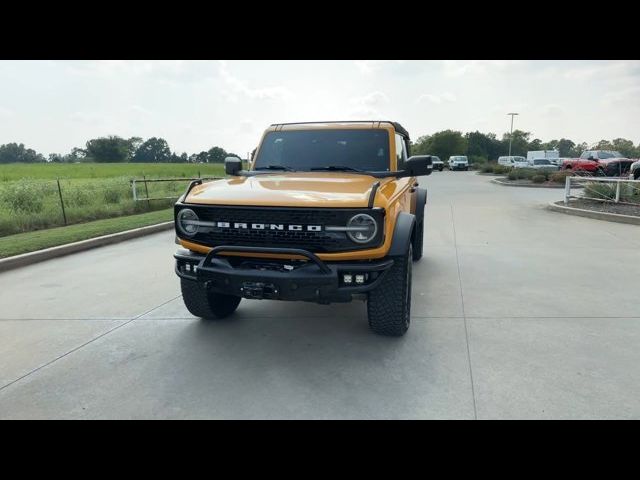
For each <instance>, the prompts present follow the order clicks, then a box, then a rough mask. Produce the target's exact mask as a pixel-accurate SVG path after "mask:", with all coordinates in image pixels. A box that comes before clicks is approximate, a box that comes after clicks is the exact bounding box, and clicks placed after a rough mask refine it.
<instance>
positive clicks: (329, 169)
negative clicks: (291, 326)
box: [174, 121, 433, 336]
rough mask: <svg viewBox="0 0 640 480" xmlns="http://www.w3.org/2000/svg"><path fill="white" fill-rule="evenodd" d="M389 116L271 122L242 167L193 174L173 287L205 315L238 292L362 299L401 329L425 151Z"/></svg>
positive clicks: (233, 163) (180, 205) (377, 319)
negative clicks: (218, 175) (210, 175)
mask: <svg viewBox="0 0 640 480" xmlns="http://www.w3.org/2000/svg"><path fill="white" fill-rule="evenodd" d="M409 148H410V142H409V136H408V133H407V132H406V131H405V130H404V129H403V128H402V127H401V126H400V125H399V124H397V123H395V122H378V121H372V122H319V123H310V124H309V123H302V124H279V125H272V126H271V127H270V128H269V129H267V131H266V132H265V134H264V135H263V138H262V141H261V143H260V145H259V146H258V148H257V149H256V154H255V157H254V160H253V162H252V166H251V170H249V171H243V170H240V166H241V161H240V159H238V158H228V159H227V160H226V161H225V170H226V173H227V175H228V177H227V178H224V179H220V180H214V181H211V182H205V183H203V181H202V180H196V181H193V182H192V183H191V185H190V186H189V188H188V189H187V191H186V192H185V194H184V195H183V196H182V197H181V198H180V199H179V200H178V202H177V203H176V205H175V209H174V221H175V227H176V237H177V241H178V243H179V244H180V245H181V246H182V249H180V250H179V251H178V252H176V253H175V255H174V257H175V260H176V264H175V271H176V274H177V275H178V277H180V284H181V290H182V297H183V300H184V303H185V306H186V307H187V309H188V310H189V312H190V313H192V314H193V315H195V316H197V317H201V318H204V319H216V318H224V317H227V316H229V315H231V314H232V313H233V312H234V311H235V310H236V308H237V307H238V305H239V303H240V301H241V299H243V298H246V299H258V300H260V299H271V300H301V301H307V302H316V303H321V304H327V303H333V302H348V301H351V300H353V299H355V298H360V299H363V300H365V301H366V304H367V316H368V321H369V326H370V328H371V329H372V330H373V331H374V332H375V333H378V334H382V335H391V336H400V335H403V334H404V333H405V332H406V331H407V329H408V327H409V322H410V318H411V315H410V311H411V271H412V268H411V264H412V262H413V261H414V260H419V259H420V258H421V257H422V251H423V238H424V218H425V211H426V207H425V206H426V201H427V191H426V189H424V188H418V181H417V178H416V177H418V176H421V175H429V174H430V173H431V172H432V170H433V165H432V161H431V157H430V156H413V157H409Z"/></svg>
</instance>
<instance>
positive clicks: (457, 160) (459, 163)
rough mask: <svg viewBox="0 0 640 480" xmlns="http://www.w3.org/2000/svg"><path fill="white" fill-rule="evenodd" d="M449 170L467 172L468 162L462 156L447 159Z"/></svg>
mask: <svg viewBox="0 0 640 480" xmlns="http://www.w3.org/2000/svg"><path fill="white" fill-rule="evenodd" d="M449 170H469V160H468V159H467V157H465V156H462V155H454V156H451V157H449Z"/></svg>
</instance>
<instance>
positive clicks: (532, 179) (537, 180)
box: [531, 175, 547, 183]
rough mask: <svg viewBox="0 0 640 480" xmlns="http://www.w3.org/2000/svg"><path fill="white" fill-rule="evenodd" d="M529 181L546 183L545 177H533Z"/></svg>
mask: <svg viewBox="0 0 640 480" xmlns="http://www.w3.org/2000/svg"><path fill="white" fill-rule="evenodd" d="M531 181H532V182H533V183H544V182H546V181H547V177H546V176H545V175H534V176H533V177H531Z"/></svg>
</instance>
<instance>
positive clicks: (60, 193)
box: [56, 178, 67, 226]
mask: <svg viewBox="0 0 640 480" xmlns="http://www.w3.org/2000/svg"><path fill="white" fill-rule="evenodd" d="M56 181H57V182H58V195H59V196H60V206H61V207H62V218H63V220H64V224H65V226H66V225H67V212H65V211H64V201H63V200H62V188H60V179H59V178H57V179H56Z"/></svg>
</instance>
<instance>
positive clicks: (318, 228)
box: [215, 222, 322, 232]
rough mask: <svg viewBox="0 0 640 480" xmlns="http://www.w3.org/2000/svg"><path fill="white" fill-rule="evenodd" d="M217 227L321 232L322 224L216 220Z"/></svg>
mask: <svg viewBox="0 0 640 480" xmlns="http://www.w3.org/2000/svg"><path fill="white" fill-rule="evenodd" d="M215 226H216V227H217V228H232V229H237V230H288V231H292V232H303V231H305V232H321V231H322V225H294V224H289V225H288V224H285V223H244V222H233V224H232V223H231V222H215Z"/></svg>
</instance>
